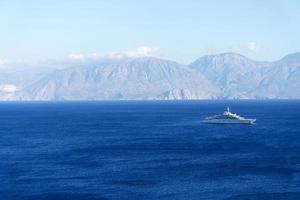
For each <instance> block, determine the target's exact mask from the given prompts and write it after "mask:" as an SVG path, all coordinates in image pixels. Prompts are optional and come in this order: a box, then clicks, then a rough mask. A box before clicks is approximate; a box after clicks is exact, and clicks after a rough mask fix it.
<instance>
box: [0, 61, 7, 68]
mask: <svg viewBox="0 0 300 200" xmlns="http://www.w3.org/2000/svg"><path fill="white" fill-rule="evenodd" d="M8 63H9V62H8V60H6V59H0V67H2V66H4V65H7V64H8Z"/></svg>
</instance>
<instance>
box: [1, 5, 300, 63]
mask: <svg viewBox="0 0 300 200" xmlns="http://www.w3.org/2000/svg"><path fill="white" fill-rule="evenodd" d="M299 24H300V1H296V0H289V1H284V0H282V1H276V0H264V1H261V0H226V1H225V0H224V1H221V0H207V1H201V0H151V1H150V0H149V1H141V0H106V1H104V0H102V1H101V0H26V1H24V0H19V1H18V0H0V26H1V29H0V30H1V31H0V61H1V59H2V61H3V60H9V61H26V62H31V61H37V60H47V59H61V58H65V57H68V56H70V55H95V54H97V55H98V54H99V55H100V54H101V55H107V54H111V53H117V52H122V53H127V52H131V53H132V54H134V53H136V52H137V51H136V49H138V48H139V47H141V46H145V47H147V48H146V50H147V51H146V52H147V54H149V55H151V54H152V53H153V54H155V55H158V56H161V57H164V58H168V59H173V60H176V61H179V62H182V63H189V62H191V61H193V60H194V59H196V58H198V57H200V56H202V55H205V54H213V53H220V52H238V53H241V54H244V55H246V56H248V57H250V58H253V59H257V60H270V61H271V60H277V59H279V58H281V57H282V56H284V55H286V54H288V53H293V52H297V51H300V25H299ZM153 49H154V50H153ZM152 50H153V51H152ZM142 52H143V51H142ZM141 55H143V53H141ZM75 57H76V56H75Z"/></svg>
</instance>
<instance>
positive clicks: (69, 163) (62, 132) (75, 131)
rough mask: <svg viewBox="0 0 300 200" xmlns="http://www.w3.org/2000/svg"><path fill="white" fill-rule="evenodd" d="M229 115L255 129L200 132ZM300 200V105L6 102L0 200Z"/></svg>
mask: <svg viewBox="0 0 300 200" xmlns="http://www.w3.org/2000/svg"><path fill="white" fill-rule="evenodd" d="M227 106H229V107H230V109H231V111H232V112H233V113H237V114H239V115H241V116H244V117H247V118H256V119H257V121H256V123H255V124H254V125H220V124H219V125H216V124H203V123H201V120H202V119H203V118H205V117H207V116H211V115H215V114H220V113H222V112H223V111H224V110H225V109H226V107H227ZM19 199H22V200H23V199H24V200H109V199H130V200H131V199H133V200H134V199H137V200H144V199H145V200H148V199H159V200H164V199H168V200H177V199H180V200H181V199H188V200H204V199H205V200H265V199H268V200H269V199H271V200H298V199H300V100H226V101H221V100H211V101H204V100H203V101H97V102H6V103H4V102H3V103H0V200H19Z"/></svg>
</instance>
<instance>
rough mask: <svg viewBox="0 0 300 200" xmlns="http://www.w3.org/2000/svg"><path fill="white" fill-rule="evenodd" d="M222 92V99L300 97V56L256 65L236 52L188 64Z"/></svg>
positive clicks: (202, 58) (210, 56) (289, 56)
mask: <svg viewBox="0 0 300 200" xmlns="http://www.w3.org/2000/svg"><path fill="white" fill-rule="evenodd" d="M189 67H190V68H192V69H196V70H198V71H199V72H201V73H202V74H203V75H204V76H205V77H207V79H209V80H210V81H211V82H212V83H213V84H215V85H216V86H217V87H219V88H220V89H221V93H220V96H219V97H220V98H225V99H227V98H229V99H230V98H239V99H240V98H247V99H255V98H300V84H299V82H300V78H299V77H300V76H299V67H300V54H299V53H298V54H297V53H296V54H293V55H288V56H286V57H285V58H283V59H281V60H280V61H277V62H257V61H253V60H250V59H248V58H246V57H244V56H242V55H239V54H235V53H225V54H217V55H209V56H203V57H201V58H199V59H197V60H196V61H195V62H193V63H192V64H190V65H189Z"/></svg>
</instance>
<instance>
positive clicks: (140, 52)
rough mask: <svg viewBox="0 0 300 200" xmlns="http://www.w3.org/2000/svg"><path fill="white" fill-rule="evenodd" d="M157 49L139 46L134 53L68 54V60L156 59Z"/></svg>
mask: <svg viewBox="0 0 300 200" xmlns="http://www.w3.org/2000/svg"><path fill="white" fill-rule="evenodd" d="M159 55H160V54H159V48H157V47H148V46H141V47H139V48H137V49H136V50H134V51H125V52H111V53H107V54H99V53H92V54H70V55H69V56H68V59H70V60H76V61H84V60H91V59H92V60H97V59H102V58H110V59H122V58H139V57H152V56H153V57H158V56H159Z"/></svg>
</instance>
